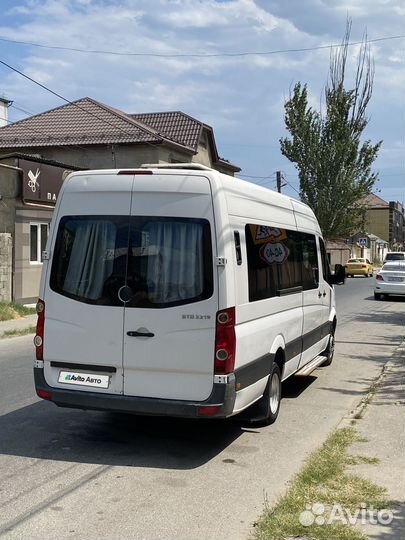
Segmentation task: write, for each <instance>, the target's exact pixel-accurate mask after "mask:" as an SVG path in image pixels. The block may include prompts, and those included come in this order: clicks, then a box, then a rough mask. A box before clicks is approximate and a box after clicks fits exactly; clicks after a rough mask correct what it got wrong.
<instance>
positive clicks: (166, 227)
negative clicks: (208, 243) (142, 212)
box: [143, 221, 204, 303]
mask: <svg viewBox="0 0 405 540" xmlns="http://www.w3.org/2000/svg"><path fill="white" fill-rule="evenodd" d="M143 231H144V236H143V238H144V239H146V241H147V243H148V252H149V256H148V257H147V260H146V269H145V270H146V281H147V283H148V288H149V290H150V291H151V296H152V298H153V302H154V303H166V302H178V301H181V300H185V299H189V298H194V297H197V296H199V295H200V294H201V293H202V292H203V290H204V268H203V250H202V235H203V227H202V226H201V224H200V223H190V222H177V221H152V222H149V223H147V224H146V225H145V227H144V228H143Z"/></svg>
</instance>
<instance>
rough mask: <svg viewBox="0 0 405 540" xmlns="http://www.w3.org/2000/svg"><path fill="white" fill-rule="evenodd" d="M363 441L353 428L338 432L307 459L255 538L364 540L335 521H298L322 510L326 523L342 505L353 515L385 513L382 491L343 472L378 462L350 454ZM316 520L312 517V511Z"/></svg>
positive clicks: (258, 525)
mask: <svg viewBox="0 0 405 540" xmlns="http://www.w3.org/2000/svg"><path fill="white" fill-rule="evenodd" d="M355 442H359V437H358V435H357V432H356V431H355V430H354V429H353V428H351V427H349V428H344V429H338V430H337V431H335V432H334V433H332V435H330V436H329V438H328V439H327V440H326V442H325V443H324V444H323V446H322V447H321V448H320V449H319V450H317V451H316V452H314V453H313V454H312V455H311V456H310V457H309V458H308V460H307V461H306V463H305V465H304V468H303V469H302V470H301V472H299V473H298V474H297V475H296V477H295V478H294V479H293V481H292V483H291V485H290V488H289V489H288V491H287V493H286V494H285V495H284V496H283V497H281V498H280V499H279V501H278V502H277V504H276V505H275V506H274V507H273V508H267V509H266V510H265V513H264V515H263V516H262V518H261V519H260V520H259V522H258V523H257V525H256V529H255V535H254V537H255V539H256V540H284V539H286V538H293V537H298V538H301V537H302V538H305V539H306V540H312V539H314V540H327V539H328V540H329V539H332V538H333V540H364V539H365V538H366V537H365V536H364V535H363V534H362V533H361V532H360V530H358V529H356V528H354V527H351V526H349V525H346V524H343V523H342V522H341V521H339V520H336V521H334V522H332V523H331V524H328V523H322V524H317V523H315V522H314V523H313V524H312V525H309V526H306V525H304V524H302V523H300V515H301V514H302V512H304V511H306V510H308V511H311V512H312V510H313V508H314V507H313V505H314V504H317V505H318V509H319V508H320V505H323V506H322V508H323V512H322V514H319V516H320V517H322V518H324V521H327V520H328V517H329V515H330V512H331V510H332V506H333V505H336V504H339V505H341V507H342V508H343V509H344V510H346V511H349V512H351V513H352V514H353V513H355V512H356V511H357V510H361V509H362V508H364V504H365V505H366V508H370V507H373V508H374V509H377V510H378V509H383V508H386V507H387V504H388V501H387V498H386V492H385V490H384V489H383V488H380V487H379V486H377V485H375V484H373V483H372V482H369V481H368V480H365V479H363V478H361V477H359V476H357V475H355V474H351V473H347V472H346V471H345V469H346V467H347V465H351V464H353V460H355V461H356V460H359V461H358V462H361V463H370V462H373V463H374V460H373V459H372V458H371V461H369V458H363V457H362V456H349V455H348V452H347V451H348V448H349V446H350V445H351V444H353V443H355ZM310 515H313V516H314V517H316V515H315V514H314V513H311V514H310Z"/></svg>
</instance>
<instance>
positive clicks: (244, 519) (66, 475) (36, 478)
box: [0, 277, 405, 540]
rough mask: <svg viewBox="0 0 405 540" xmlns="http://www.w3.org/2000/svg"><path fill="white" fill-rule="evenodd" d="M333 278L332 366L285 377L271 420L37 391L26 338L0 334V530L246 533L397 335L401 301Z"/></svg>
mask: <svg viewBox="0 0 405 540" xmlns="http://www.w3.org/2000/svg"><path fill="white" fill-rule="evenodd" d="M372 283H373V280H372V279H365V278H360V277H359V278H352V279H349V280H348V281H347V283H346V285H344V286H341V287H338V288H337V305H338V314H339V326H338V332H337V348H336V356H335V360H334V362H333V364H332V366H330V367H328V368H321V369H318V370H316V371H315V372H314V373H313V375H312V376H311V377H308V378H306V379H299V380H290V381H288V382H287V383H286V384H285V385H284V388H283V401H282V406H281V412H280V416H279V418H278V420H277V422H276V424H274V425H273V426H270V427H267V428H262V429H251V428H250V427H247V426H243V425H241V424H240V423H238V422H220V421H199V422H198V421H184V420H173V419H159V418H134V417H131V416H122V415H121V416H120V415H113V414H109V413H95V412H83V411H74V410H69V409H60V408H57V407H56V406H55V405H53V404H52V403H48V402H43V401H40V400H38V399H37V398H36V396H35V395H34V389H33V383H32V356H33V348H32V337H29V336H28V337H21V338H13V339H8V340H1V341H0V370H1V371H0V373H1V377H0V508H1V511H0V538H5V539H7V540H15V539H24V540H26V539H30V540H37V539H38V540H48V539H49V540H51V539H52V540H54V539H55V538H58V539H59V540H65V539H93V538H98V539H101V540H104V539H105V540H118V539H120V540H121V539H123V540H124V539H125V540H129V539H131V540H138V539H146V540H159V539H164V540H169V539H176V540H214V539H215V540H237V539H239V538H240V539H242V538H243V539H246V538H247V537H248V535H249V533H250V532H251V530H252V527H253V523H254V521H255V519H256V518H257V517H258V516H259V515H260V513H261V512H262V510H263V508H264V504H265V502H267V503H269V504H271V503H272V502H274V501H275V499H276V497H277V496H278V495H280V494H281V493H282V492H283V490H284V489H285V488H286V485H287V482H288V480H289V479H290V478H291V477H292V476H293V475H294V473H296V472H297V471H298V469H299V467H300V466H301V464H302V462H303V460H304V458H305V457H306V456H307V455H308V453H309V452H311V451H312V450H314V449H316V448H317V447H318V446H319V445H320V444H322V442H323V441H324V440H325V438H326V437H327V435H328V433H329V432H330V431H331V430H332V429H334V428H335V427H336V425H337V424H338V423H339V421H340V420H341V418H342V417H343V416H344V415H345V414H346V413H347V412H348V411H350V410H351V408H352V407H353V406H354V405H355V404H356V403H357V402H358V401H359V400H360V399H361V396H362V393H363V392H364V391H365V390H366V389H367V388H368V386H369V385H370V383H371V381H372V380H373V378H374V377H376V376H377V374H378V373H379V371H380V369H381V367H382V365H383V364H384V363H385V362H386V360H387V359H388V358H389V357H390V356H391V355H392V353H393V351H394V350H395V349H396V348H397V347H398V346H399V344H400V343H401V341H402V339H403V336H404V323H405V301H404V300H403V299H390V300H388V301H380V302H376V301H374V299H373V286H372Z"/></svg>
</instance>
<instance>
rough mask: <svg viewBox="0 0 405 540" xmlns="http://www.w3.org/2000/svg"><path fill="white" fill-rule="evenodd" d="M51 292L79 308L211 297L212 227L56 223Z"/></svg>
mask: <svg viewBox="0 0 405 540" xmlns="http://www.w3.org/2000/svg"><path fill="white" fill-rule="evenodd" d="M50 285H51V288H52V289H53V290H54V291H55V292H57V293H59V294H62V295H64V296H67V297H69V298H72V299H75V300H77V301H80V302H85V303H88V304H98V305H113V306H119V305H121V306H122V305H123V304H122V301H121V300H120V298H119V294H118V293H119V291H120V289H121V288H122V287H124V286H127V287H129V295H128V298H129V299H128V301H127V303H126V304H125V305H126V306H127V307H145V308H160V307H170V306H174V305H181V304H188V303H191V302H197V301H199V300H203V299H205V298H209V297H210V296H211V295H212V293H213V264H212V247H211V233H210V225H209V222H208V221H207V220H202V219H190V218H169V217H147V216H142V217H138V216H132V217H131V218H130V219H129V218H126V217H124V216H66V217H63V218H62V219H61V221H60V224H59V228H58V234H57V239H56V244H55V254H54V257H53V263H52V270H51V279H50Z"/></svg>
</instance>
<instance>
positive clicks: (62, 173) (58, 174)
mask: <svg viewBox="0 0 405 540" xmlns="http://www.w3.org/2000/svg"><path fill="white" fill-rule="evenodd" d="M18 166H19V167H20V168H21V169H22V199H23V202H24V203H26V202H28V203H31V204H35V203H37V204H40V205H46V206H50V207H53V206H55V203H56V199H57V197H58V194H59V191H60V188H61V187H62V184H63V180H64V179H65V178H66V169H65V168H63V167H58V166H56V165H49V164H47V163H40V162H38V161H30V160H27V159H19V160H18ZM69 172H70V171H69Z"/></svg>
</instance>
